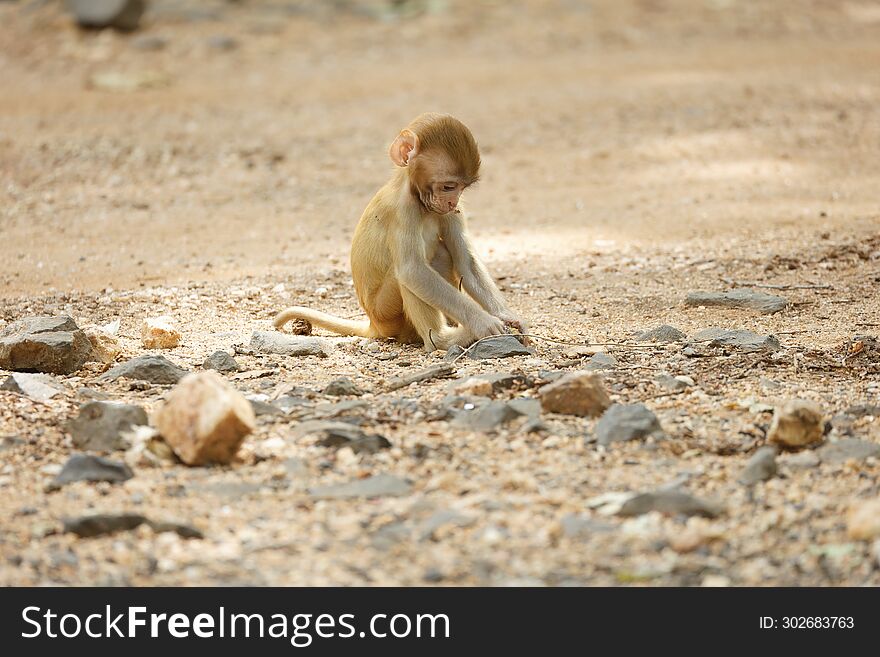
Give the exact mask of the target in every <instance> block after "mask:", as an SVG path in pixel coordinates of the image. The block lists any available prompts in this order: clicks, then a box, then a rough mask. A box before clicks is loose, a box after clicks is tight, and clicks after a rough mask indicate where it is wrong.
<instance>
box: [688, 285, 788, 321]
mask: <svg viewBox="0 0 880 657" xmlns="http://www.w3.org/2000/svg"><path fill="white" fill-rule="evenodd" d="M685 304H686V305H688V306H722V307H724V308H746V309H749V310H757V311H758V312H760V313H764V314H765V315H770V314H773V313H778V312H779V311H780V310H784V309H785V308H786V306H788V300H787V299H785V298H784V297H780V296H776V295H775V294H765V293H764V292H756V291H755V290H748V289H737V290H731V291H729V292H691V293H690V294H688V295H687V299H685Z"/></svg>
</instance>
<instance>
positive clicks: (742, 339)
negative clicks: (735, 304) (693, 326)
mask: <svg viewBox="0 0 880 657" xmlns="http://www.w3.org/2000/svg"><path fill="white" fill-rule="evenodd" d="M694 340H695V341H697V342H708V343H709V344H710V345H711V346H713V347H735V348H736V349H739V350H741V351H745V352H752V351H779V350H780V349H781V348H782V345H780V344H779V340H777V339H776V336H774V335H758V334H757V333H754V332H753V331H743V330H733V331H728V330H725V329H720V328H708V329H704V330H702V331H698V332H697V333H695V334H694Z"/></svg>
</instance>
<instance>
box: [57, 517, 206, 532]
mask: <svg viewBox="0 0 880 657" xmlns="http://www.w3.org/2000/svg"><path fill="white" fill-rule="evenodd" d="M141 525H148V526H149V527H150V528H152V530H153V531H154V532H156V533H161V532H175V533H176V534H177V535H178V536H180V537H181V538H204V536H203V534H202V532H201V531H199V530H198V529H197V528H195V527H192V526H190V525H181V524H179V523H176V522H156V521H153V520H150V519H149V518H147V517H146V516H143V515H141V514H140V513H97V514H92V515H85V516H80V517H78V518H65V519H64V531H65V532H66V533H71V534H76V535H77V536H79V537H80V538H94V537H96V536H105V535H107V534H115V533H116V532H122V531H130V530H132V529H137V528H138V527H140V526H141Z"/></svg>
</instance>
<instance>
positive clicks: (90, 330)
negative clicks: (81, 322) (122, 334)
mask: <svg viewBox="0 0 880 657" xmlns="http://www.w3.org/2000/svg"><path fill="white" fill-rule="evenodd" d="M117 322H118V320H117ZM117 328H118V324H117ZM83 333H85V334H86V337H87V338H88V339H89V342H91V343H92V360H95V361H97V362H99V363H112V362H114V361H115V360H116V357H117V356H119V354H121V353H122V348H121V347H120V346H119V340H117V339H116V336H115V335H114V334H113V333H110V332H108V331H105V330H104V327H102V326H86V327H85V328H84V329H83Z"/></svg>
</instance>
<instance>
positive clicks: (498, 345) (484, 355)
mask: <svg viewBox="0 0 880 657" xmlns="http://www.w3.org/2000/svg"><path fill="white" fill-rule="evenodd" d="M534 353H535V350H534V349H532V348H531V347H526V346H525V345H524V344H523V343H522V342H520V341H519V340H518V339H517V338H516V337H515V336H513V335H496V336H493V337H491V338H486V339H485V340H483V341H482V342H477V343H474V345H473V346H471V347H470V348H469V349H468V352H467V357H468V358H470V359H472V360H488V359H490V358H508V357H510V356H531V355H533V354H534ZM447 355H448V352H447Z"/></svg>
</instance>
